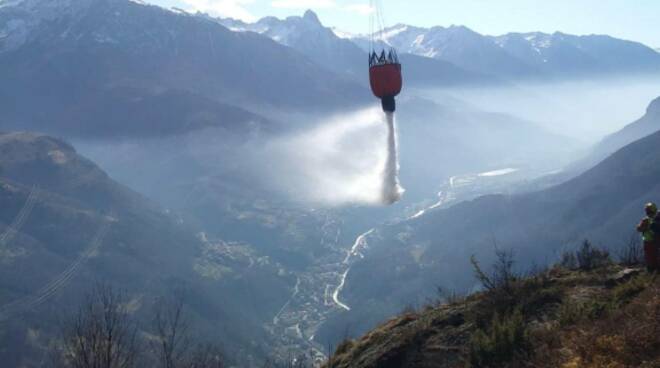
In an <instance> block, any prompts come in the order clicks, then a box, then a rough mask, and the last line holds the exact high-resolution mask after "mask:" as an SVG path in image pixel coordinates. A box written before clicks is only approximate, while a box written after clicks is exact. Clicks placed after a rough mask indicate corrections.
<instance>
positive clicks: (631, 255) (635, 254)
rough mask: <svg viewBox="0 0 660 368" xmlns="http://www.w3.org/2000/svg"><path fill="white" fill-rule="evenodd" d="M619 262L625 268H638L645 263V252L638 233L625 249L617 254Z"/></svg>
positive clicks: (632, 236) (632, 237) (631, 238)
mask: <svg viewBox="0 0 660 368" xmlns="http://www.w3.org/2000/svg"><path fill="white" fill-rule="evenodd" d="M617 256H618V258H619V262H621V264H623V265H624V266H636V265H639V264H641V263H642V262H643V261H644V251H643V250H642V246H641V241H640V240H639V235H638V234H637V232H636V231H635V232H633V233H632V234H631V235H630V238H629V240H628V242H627V243H625V244H624V246H623V247H621V248H620V249H619V251H618V252H617Z"/></svg>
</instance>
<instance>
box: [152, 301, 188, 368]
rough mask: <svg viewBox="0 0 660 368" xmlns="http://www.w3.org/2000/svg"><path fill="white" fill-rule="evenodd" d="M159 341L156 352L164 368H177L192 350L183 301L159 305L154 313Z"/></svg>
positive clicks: (155, 347)
mask: <svg viewBox="0 0 660 368" xmlns="http://www.w3.org/2000/svg"><path fill="white" fill-rule="evenodd" d="M154 315H155V317H154V328H155V330H156V336H157V340H156V343H155V346H154V350H156V351H157V352H158V360H159V362H160V366H161V367H163V368H177V367H178V366H179V365H182V362H183V360H184V359H185V358H186V355H187V354H188V352H189V351H190V349H191V345H192V343H191V341H190V337H189V336H188V322H187V321H185V320H184V316H183V301H182V300H181V298H177V299H176V300H174V301H173V302H169V303H157V306H156V310H155V313H154Z"/></svg>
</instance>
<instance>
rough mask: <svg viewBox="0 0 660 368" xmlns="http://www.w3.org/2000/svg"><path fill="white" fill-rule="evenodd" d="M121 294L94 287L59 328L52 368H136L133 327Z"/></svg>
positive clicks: (123, 296) (98, 286) (124, 298)
mask: <svg viewBox="0 0 660 368" xmlns="http://www.w3.org/2000/svg"><path fill="white" fill-rule="evenodd" d="M125 305H126V297H125V294H124V293H121V292H118V291H115V290H113V289H112V287H110V286H108V285H105V284H97V285H96V286H95V287H94V289H93V290H92V292H91V293H89V294H88V295H87V297H86V299H85V302H84V304H83V305H82V306H81V307H80V308H79V310H78V312H77V314H76V315H75V317H73V318H72V319H71V320H70V321H68V323H66V324H65V325H64V327H63V329H62V330H63V336H62V337H63V339H62V340H63V344H62V351H61V354H57V356H56V364H55V365H56V366H59V367H71V368H132V367H135V366H136V357H137V352H138V342H137V339H136V334H137V326H136V324H135V323H134V322H133V321H132V319H131V318H130V316H129V315H128V313H127V311H126V309H125Z"/></svg>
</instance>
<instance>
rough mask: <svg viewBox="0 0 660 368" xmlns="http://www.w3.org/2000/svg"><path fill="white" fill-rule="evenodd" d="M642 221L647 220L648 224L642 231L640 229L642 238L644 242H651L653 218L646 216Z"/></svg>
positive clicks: (653, 236)
mask: <svg viewBox="0 0 660 368" xmlns="http://www.w3.org/2000/svg"><path fill="white" fill-rule="evenodd" d="M644 221H648V226H647V227H646V229H644V231H642V238H643V239H644V241H645V242H652V241H654V240H655V233H654V232H653V230H651V228H652V227H653V222H654V219H653V218H651V217H647V218H646V219H645V220H644Z"/></svg>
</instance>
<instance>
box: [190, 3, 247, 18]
mask: <svg viewBox="0 0 660 368" xmlns="http://www.w3.org/2000/svg"><path fill="white" fill-rule="evenodd" d="M183 2H184V3H185V4H186V5H187V6H188V9H187V10H191V11H193V12H197V11H199V12H202V13H209V14H211V15H216V16H221V17H229V18H234V19H240V20H243V21H246V22H253V21H255V20H256V19H257V18H256V17H255V16H254V15H252V13H250V12H249V11H248V10H247V9H246V8H245V5H249V4H252V3H253V2H254V0H183Z"/></svg>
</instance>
